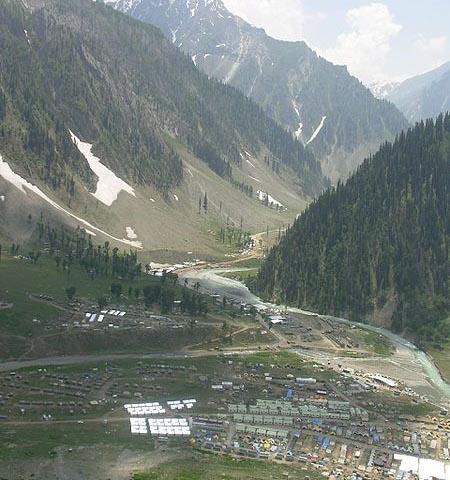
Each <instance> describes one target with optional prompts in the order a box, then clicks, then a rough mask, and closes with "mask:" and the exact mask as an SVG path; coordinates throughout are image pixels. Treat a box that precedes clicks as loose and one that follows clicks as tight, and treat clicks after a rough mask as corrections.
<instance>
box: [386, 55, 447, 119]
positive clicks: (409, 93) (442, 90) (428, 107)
mask: <svg viewBox="0 0 450 480" xmlns="http://www.w3.org/2000/svg"><path fill="white" fill-rule="evenodd" d="M386 98H387V99H388V100H390V101H391V102H392V103H394V104H395V105H397V107H398V108H399V109H400V110H401V111H402V112H403V113H404V115H405V116H406V118H407V119H408V120H410V121H419V120H422V119H424V118H430V117H437V116H438V115H439V114H440V113H445V112H447V111H449V110H450V62H447V63H444V64H443V65H441V66H440V67H438V68H436V69H434V70H432V71H431V72H427V73H424V74H422V75H418V76H417V77H413V78H410V79H408V80H405V81H404V82H402V83H400V84H399V85H397V86H396V87H395V88H394V89H393V90H392V91H391V92H390V93H389V94H388V95H387V96H386Z"/></svg>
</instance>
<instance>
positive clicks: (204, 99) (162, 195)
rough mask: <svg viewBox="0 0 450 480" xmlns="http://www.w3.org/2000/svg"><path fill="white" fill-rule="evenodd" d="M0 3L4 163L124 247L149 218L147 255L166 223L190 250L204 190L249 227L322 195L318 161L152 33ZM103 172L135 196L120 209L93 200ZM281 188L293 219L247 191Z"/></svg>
mask: <svg viewBox="0 0 450 480" xmlns="http://www.w3.org/2000/svg"><path fill="white" fill-rule="evenodd" d="M0 6H1V8H0V47H1V49H0V66H1V69H2V76H1V77H0V154H1V155H2V158H3V159H4V161H5V162H7V164H8V166H9V167H10V168H11V169H12V170H13V172H14V173H15V174H16V175H19V176H20V177H21V178H22V179H23V180H24V181H27V182H29V183H31V184H32V185H34V186H35V187H36V188H40V189H41V191H42V192H43V193H44V194H45V195H47V197H49V198H50V199H51V200H52V201H54V202H56V203H58V204H59V205H60V206H64V208H65V209H66V210H67V209H70V210H71V213H73V214H74V215H75V216H77V217H79V218H81V217H83V218H84V219H85V220H86V221H87V222H89V223H90V224H92V225H93V226H97V227H98V228H99V229H101V230H106V231H107V233H110V234H111V235H112V236H114V237H115V238H118V239H119V240H120V239H121V238H122V235H124V234H123V232H124V231H125V227H130V229H132V230H136V229H137V223H138V221H139V220H138V219H139V215H142V218H145V219H147V221H148V222H149V225H148V226H147V225H141V226H140V227H139V229H138V230H140V231H141V232H140V238H139V241H143V243H144V246H146V245H145V244H146V242H145V237H146V236H147V237H149V238H151V242H149V243H151V244H152V245H154V244H155V239H156V234H157V233H158V232H159V231H162V230H163V229H162V228H161V227H158V229H153V230H156V233H155V232H152V228H151V226H152V225H155V222H157V223H158V224H159V223H160V222H161V221H163V220H162V218H164V215H167V216H168V217H167V218H168V220H167V222H166V223H167V224H168V225H167V229H166V230H167V231H166V235H167V236H166V239H167V238H174V234H173V233H172V234H170V231H172V232H174V231H176V232H177V234H176V236H175V240H176V242H177V248H181V247H182V245H183V241H184V240H183V233H182V232H183V231H184V230H185V231H189V232H190V233H189V235H188V237H189V241H191V240H192V239H193V238H194V237H195V230H201V231H204V230H205V227H204V225H202V222H203V223H205V222H204V221H203V220H202V222H201V221H200V218H202V217H200V216H199V215H198V214H197V213H196V212H197V210H198V207H197V203H198V198H199V196H200V195H204V194H205V191H206V190H212V189H215V190H216V191H217V193H216V195H217V199H215V198H214V197H213V194H212V193H211V202H213V200H214V201H215V204H216V205H217V211H215V209H213V208H212V204H211V212H210V216H212V215H213V214H212V212H213V210H214V215H215V216H216V217H217V221H219V219H220V221H221V222H222V221H226V212H227V207H228V208H229V210H228V215H229V216H230V217H232V218H233V219H234V221H235V223H238V224H239V222H240V219H239V217H240V215H239V210H241V212H242V216H243V217H244V221H245V222H247V225H248V227H249V228H251V229H253V228H261V229H264V228H265V223H266V222H265V220H264V219H267V221H268V222H269V223H270V224H273V223H272V222H275V224H277V225H279V224H283V223H284V222H288V218H293V217H295V215H296V213H297V211H296V210H297V209H301V208H302V205H303V204H304V201H306V199H307V198H310V196H314V195H316V194H317V193H318V192H320V191H321V190H322V189H323V188H325V187H326V185H327V180H326V179H325V178H324V176H323V175H322V172H321V169H320V165H319V164H318V163H317V162H316V160H315V158H314V155H313V154H312V152H310V151H309V150H308V149H305V148H304V147H303V145H301V144H300V143H299V142H297V141H295V140H294V139H293V137H292V136H291V135H290V134H289V133H287V132H285V131H284V130H283V129H282V128H281V127H280V126H279V125H278V124H276V123H275V122H274V121H273V120H272V119H270V118H269V117H267V115H266V114H265V113H264V112H263V111H262V109H261V108H260V107H259V106H258V105H256V104H255V103H254V102H252V101H251V100H249V99H247V98H246V97H245V96H243V95H242V94H241V93H240V92H238V91H237V90H235V89H234V88H232V87H230V86H226V85H222V84H221V83H220V82H218V81H217V80H213V79H208V78H207V77H206V75H204V74H203V73H201V72H200V71H198V70H197V69H196V68H195V67H194V66H193V64H192V62H191V61H190V60H189V59H188V58H187V57H186V55H184V54H183V53H181V52H180V51H179V50H177V49H176V48H175V47H174V46H173V45H172V44H171V43H170V42H168V41H167V40H166V38H165V37H164V36H163V35H162V34H161V32H160V31H159V30H158V29H157V28H155V27H153V26H150V25H145V24H143V23H141V22H138V21H136V20H134V19H132V18H129V17H128V16H126V15H123V14H121V13H119V12H115V11H114V10H113V9H111V8H108V7H107V6H105V5H103V4H102V3H101V2H92V1H91V0H74V1H73V2H64V1H62V0H29V1H28V2H27V5H26V6H24V5H23V4H20V3H17V2H14V1H10V0H0ZM1 52H3V54H2V53H1ZM4 52H8V55H6V54H5V53H4ZM71 132H72V133H71ZM75 136H76V137H77V138H78V140H79V141H78V145H77V144H76V143H74V141H73V138H74V137H75ZM80 147H81V148H80ZM82 148H83V149H85V150H83V151H82V150H81V149H82ZM244 151H248V152H250V153H249V155H250V156H251V157H252V160H251V162H252V163H253V164H254V167H255V172H256V171H257V172H258V175H256V173H253V175H251V173H250V172H249V170H248V168H250V167H247V156H246V154H244ZM201 163H202V164H203V165H201ZM194 164H195V165H194ZM189 165H191V166H195V169H196V171H197V172H199V173H198V175H199V176H200V175H201V177H202V181H201V182H200V181H199V180H197V178H196V177H195V174H194V173H193V168H190V167H189ZM5 168H6V167H5ZM105 168H106V169H107V171H105ZM96 169H97V173H96ZM100 171H103V173H104V174H105V175H109V176H110V178H113V176H114V177H115V178H116V180H114V181H116V182H118V181H119V180H120V181H122V182H124V183H122V184H121V185H122V186H124V185H125V184H128V185H129V187H130V188H133V189H134V190H135V197H133V196H132V195H129V194H126V193H125V194H121V193H120V194H118V198H117V200H114V202H113V204H112V205H108V204H105V203H104V202H101V201H100V200H99V199H98V198H96V197H95V196H94V197H93V195H92V193H95V188H96V184H97V188H98V180H99V178H98V172H100ZM252 177H255V178H256V180H254V179H252ZM3 180H4V179H3ZM3 180H2V181H3ZM277 183H278V188H279V187H280V186H283V187H285V188H286V189H287V191H289V192H290V193H291V194H292V195H293V198H294V199H295V200H294V201H292V202H290V201H289V199H287V200H284V194H282V196H283V204H285V205H286V206H290V208H289V214H288V215H287V214H286V213H285V212H284V213H281V212H278V213H277V212H275V211H270V209H268V208H267V207H265V206H263V205H261V202H259V201H258V199H257V198H255V193H253V192H256V190H257V189H264V190H269V189H270V193H271V195H272V196H277V195H278V196H279V195H281V194H280V193H277V190H278V188H277ZM25 188H26V189H28V190H29V187H25ZM125 192H126V188H125ZM232 192H233V193H232ZM182 193H183V195H182ZM219 195H220V197H219ZM31 196H32V197H33V195H31ZM183 196H185V197H186V198H185V199H183V200H184V201H185V205H184V206H183V208H180V206H178V207H177V208H175V205H174V204H177V203H180V202H181V201H182V197H183ZM232 196H235V197H236V198H231V197H232ZM11 198H13V197H11ZM19 198H21V199H23V200H25V197H24V196H23V195H22V196H19ZM33 198H34V197H33ZM42 198H43V197H42V196H41V200H42ZM177 198H178V200H177ZM155 199H156V200H157V203H159V205H158V206H156V205H155V203H154V202H155ZM28 200H30V198H28ZM8 202H9V199H8V198H7V203H8ZM47 203H48V202H47ZM221 204H223V209H222V210H221V209H219V205H221ZM243 204H245V205H243ZM239 205H241V206H240V207H239ZM231 206H232V208H231ZM30 208H31V207H30ZM291 208H292V210H291ZM130 209H135V214H133V215H131V214H130V212H131V210H130ZM156 210H158V212H157V211H156ZM3 211H8V212H9V211H10V210H9V209H8V208H7V206H5V208H4V209H3ZM127 211H128V215H129V216H130V217H131V218H133V222H134V223H133V224H132V225H130V224H129V223H125V222H127ZM182 212H183V213H182ZM0 213H1V212H0ZM33 214H34V215H36V212H35V211H33ZM34 215H33V216H34ZM223 217H224V218H223ZM9 220H11V221H14V219H11V217H9ZM189 220H191V221H192V225H188V224H187V223H188V222H189ZM208 221H213V219H212V218H208ZM214 221H216V220H214ZM174 222H176V227H174V225H173V223H174ZM21 223H25V224H26V222H21ZM119 227H120V228H119ZM26 229H27V230H28V227H27V228H26ZM183 229H184V230H183ZM91 230H92V228H91ZM202 236H203V237H204V236H205V233H202ZM142 237H144V238H142ZM163 240H164V239H163V237H161V238H160V239H159V240H158V242H157V243H158V245H161V243H163ZM206 242H207V243H208V244H211V242H212V239H211V238H209V239H208V240H206Z"/></svg>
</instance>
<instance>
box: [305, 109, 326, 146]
mask: <svg viewBox="0 0 450 480" xmlns="http://www.w3.org/2000/svg"><path fill="white" fill-rule="evenodd" d="M326 119H327V116H326V115H325V116H323V117H322V120H321V121H320V124H319V126H318V127H317V128H316V130H315V132H314V133H313V134H312V135H311V138H310V139H309V140H308V141H307V142H306V145H309V144H310V143H311V142H312V141H314V140H315V139H316V137H317V135H319V133H320V131H321V130H322V128H323V126H324V124H325V120H326Z"/></svg>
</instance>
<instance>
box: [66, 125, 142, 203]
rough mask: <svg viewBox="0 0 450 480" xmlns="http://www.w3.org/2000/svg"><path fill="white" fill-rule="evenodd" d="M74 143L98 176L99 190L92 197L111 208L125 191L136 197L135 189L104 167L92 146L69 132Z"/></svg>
mask: <svg viewBox="0 0 450 480" xmlns="http://www.w3.org/2000/svg"><path fill="white" fill-rule="evenodd" d="M69 132H70V136H71V137H72V141H73V143H74V144H75V145H76V146H77V148H78V150H79V151H80V152H81V154H82V155H83V157H84V158H85V159H86V160H87V162H88V164H89V167H90V168H91V170H92V171H93V172H94V173H95V175H97V177H98V182H97V190H96V191H95V193H92V195H93V196H94V197H95V198H97V199H98V200H100V202H102V203H104V204H105V205H106V206H108V207H110V206H111V205H112V204H113V203H114V202H115V201H116V200H117V197H118V196H119V193H120V192H121V191H122V190H123V191H125V192H127V193H129V194H130V195H133V197H135V196H136V194H135V193H134V189H133V187H131V186H130V185H128V183H126V182H125V181H123V180H122V179H121V178H119V177H118V176H117V175H116V174H115V173H114V172H113V171H111V170H110V169H109V168H108V167H106V166H105V165H103V163H102V162H101V161H100V159H99V158H97V157H96V156H95V155H94V154H93V153H92V145H91V144H90V143H87V142H82V141H81V140H80V139H79V138H78V137H77V136H76V135H75V134H74V133H73V132H72V130H69Z"/></svg>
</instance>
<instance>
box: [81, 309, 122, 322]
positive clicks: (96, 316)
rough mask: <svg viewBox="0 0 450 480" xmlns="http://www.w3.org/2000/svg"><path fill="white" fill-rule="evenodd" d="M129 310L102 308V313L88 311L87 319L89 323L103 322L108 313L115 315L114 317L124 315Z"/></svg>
mask: <svg viewBox="0 0 450 480" xmlns="http://www.w3.org/2000/svg"><path fill="white" fill-rule="evenodd" d="M126 313H127V312H122V311H120V310H102V311H101V313H91V312H87V313H86V315H85V316H86V320H88V321H89V323H94V322H96V321H97V322H98V323H102V322H103V320H104V319H105V316H106V315H113V316H114V317H124V316H125V315H126Z"/></svg>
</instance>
